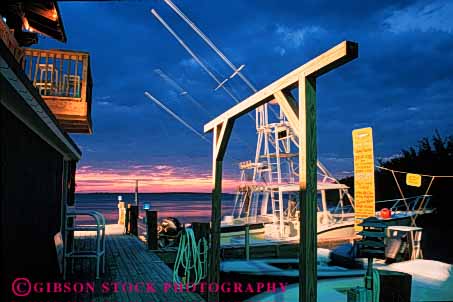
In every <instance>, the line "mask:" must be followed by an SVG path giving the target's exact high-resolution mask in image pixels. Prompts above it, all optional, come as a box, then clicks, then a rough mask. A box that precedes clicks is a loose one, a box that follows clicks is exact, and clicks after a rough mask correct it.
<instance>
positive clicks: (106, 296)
mask: <svg viewBox="0 0 453 302" xmlns="http://www.w3.org/2000/svg"><path fill="white" fill-rule="evenodd" d="M123 233H124V226H122V225H116V224H115V225H107V226H106V264H105V269H106V271H105V273H104V274H102V275H101V278H100V279H98V280H96V279H95V274H94V271H95V269H94V262H95V261H94V260H88V259H87V260H84V259H78V260H76V262H75V264H74V272H73V273H71V272H69V273H68V281H70V282H72V283H74V282H90V281H92V282H94V285H95V286H94V288H95V290H94V291H89V292H84V293H80V294H72V297H71V299H72V300H71V301H91V302H105V301H121V302H125V301H134V302H140V301H142V302H150V301H152V302H160V301H162V302H164V301H187V302H195V301H196V302H199V301H204V299H203V298H202V297H201V296H200V295H198V294H196V293H188V292H175V291H174V290H173V289H170V290H168V291H167V292H164V285H165V284H167V285H168V284H169V283H173V281H172V280H173V271H172V270H171V269H170V268H169V267H168V266H167V265H166V264H165V263H164V262H163V261H162V260H161V259H160V258H159V257H157V256H156V254H154V253H153V252H152V251H149V250H148V249H147V248H146V246H145V245H144V244H143V242H141V241H140V240H139V239H138V238H137V237H136V236H133V235H125V234H123ZM75 237H76V238H78V240H79V241H80V243H82V242H84V241H85V243H84V244H86V242H89V237H90V236H89V234H88V235H87V234H86V233H85V234H83V235H82V234H81V233H76V234H75ZM81 237H83V240H80V239H81ZM87 239H88V240H87ZM146 283H151V284H152V288H154V289H155V291H154V292H153V290H147V289H146ZM114 284H117V286H118V289H119V290H116V291H115V290H114V288H115V285H114ZM131 284H132V288H131ZM136 284H139V286H138V291H139V292H137V291H136V290H135V289H134V288H133V285H136ZM106 288H108V289H109V290H108V291H106V290H105V289H106ZM148 289H150V288H148ZM147 291H149V292H147Z"/></svg>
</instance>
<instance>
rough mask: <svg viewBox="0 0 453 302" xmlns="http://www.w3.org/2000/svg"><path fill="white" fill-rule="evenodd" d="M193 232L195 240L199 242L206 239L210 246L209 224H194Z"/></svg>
mask: <svg viewBox="0 0 453 302" xmlns="http://www.w3.org/2000/svg"><path fill="white" fill-rule="evenodd" d="M191 225H192V230H193V234H194V236H195V240H196V241H197V242H198V241H200V239H203V238H204V239H206V240H207V242H208V244H209V232H210V226H209V222H192V223H191Z"/></svg>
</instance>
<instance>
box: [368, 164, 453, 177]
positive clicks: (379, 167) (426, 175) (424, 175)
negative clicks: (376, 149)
mask: <svg viewBox="0 0 453 302" xmlns="http://www.w3.org/2000/svg"><path fill="white" fill-rule="evenodd" d="M376 168H378V169H381V170H386V171H392V172H395V173H401V174H409V173H411V172H404V171H398V170H392V169H389V168H384V167H381V166H376ZM419 175H420V176H423V177H436V178H440V177H444V178H453V175H428V174H419Z"/></svg>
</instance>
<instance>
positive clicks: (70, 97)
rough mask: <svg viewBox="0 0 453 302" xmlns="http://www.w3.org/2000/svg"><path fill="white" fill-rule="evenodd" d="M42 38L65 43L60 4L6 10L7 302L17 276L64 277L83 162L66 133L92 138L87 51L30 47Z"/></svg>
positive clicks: (2, 126) (1, 160) (3, 234)
mask: <svg viewBox="0 0 453 302" xmlns="http://www.w3.org/2000/svg"><path fill="white" fill-rule="evenodd" d="M37 33H40V34H43V35H46V36H49V37H52V38H55V39H57V40H60V41H63V42H65V41H66V35H65V33H64V28H63V24H62V20H61V16H60V13H59V10H58V6H57V4H56V1H37V2H34V3H33V2H9V1H4V2H2V3H1V4H0V167H1V168H0V226H1V229H0V253H1V258H0V272H1V273H0V279H1V288H0V292H1V293H2V294H1V297H2V301H4V300H3V299H5V298H6V299H8V298H9V297H11V295H12V292H11V283H12V281H13V280H14V279H16V278H19V277H24V278H29V279H30V280H32V281H53V280H56V279H58V278H60V273H59V272H60V266H59V261H58V256H57V254H58V248H57V247H56V242H58V239H59V238H64V235H63V234H64V231H65V230H64V223H63V222H64V219H65V213H66V207H67V206H68V205H73V204H74V191H75V170H76V164H77V161H78V160H80V158H81V151H80V149H79V148H78V147H77V145H76V144H75V143H74V141H73V140H72V139H71V138H70V137H69V135H68V134H67V133H68V132H69V133H71V132H77V133H91V132H92V127H91V117H90V115H91V74H90V65H89V55H88V53H82V52H73V51H56V50H51V51H48V50H39V49H30V48H24V46H27V47H28V46H30V45H32V44H34V43H36V42H37V38H38V35H37ZM60 236H61V237H60ZM65 244H66V243H65ZM41 298H42V296H41ZM9 300H10V299H9Z"/></svg>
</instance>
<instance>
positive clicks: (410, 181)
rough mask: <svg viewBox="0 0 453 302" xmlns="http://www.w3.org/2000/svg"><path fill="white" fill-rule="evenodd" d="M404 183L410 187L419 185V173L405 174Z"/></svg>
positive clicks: (420, 180) (420, 181) (420, 177)
mask: <svg viewBox="0 0 453 302" xmlns="http://www.w3.org/2000/svg"><path fill="white" fill-rule="evenodd" d="M406 184H407V185H408V186H412V187H420V186H421V185H422V176H421V175H419V174H412V173H407V174H406Z"/></svg>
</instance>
